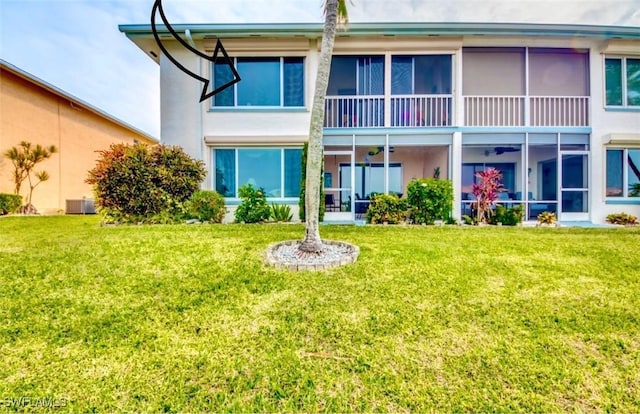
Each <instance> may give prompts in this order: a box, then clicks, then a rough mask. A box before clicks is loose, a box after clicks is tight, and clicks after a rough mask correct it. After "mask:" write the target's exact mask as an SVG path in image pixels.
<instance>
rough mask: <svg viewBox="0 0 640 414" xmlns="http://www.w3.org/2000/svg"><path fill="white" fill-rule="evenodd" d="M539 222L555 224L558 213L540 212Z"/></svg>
mask: <svg viewBox="0 0 640 414" xmlns="http://www.w3.org/2000/svg"><path fill="white" fill-rule="evenodd" d="M537 218H538V223H540V224H553V223H555V222H556V220H557V219H556V213H552V212H550V211H543V212H542V213H540V214H538V217H537Z"/></svg>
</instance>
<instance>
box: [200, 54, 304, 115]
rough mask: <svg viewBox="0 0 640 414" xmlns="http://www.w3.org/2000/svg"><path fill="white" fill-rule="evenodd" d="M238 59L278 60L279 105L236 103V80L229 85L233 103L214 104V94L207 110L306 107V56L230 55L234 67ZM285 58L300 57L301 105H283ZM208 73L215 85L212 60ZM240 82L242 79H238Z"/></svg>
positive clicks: (296, 108)
mask: <svg viewBox="0 0 640 414" xmlns="http://www.w3.org/2000/svg"><path fill="white" fill-rule="evenodd" d="M238 59H240V60H242V59H278V61H279V65H280V86H279V89H280V90H279V100H280V104H279V105H238V83H239V82H236V83H235V84H233V85H232V86H230V88H233V105H231V106H229V105H225V106H223V105H221V106H216V104H215V98H216V97H215V95H214V96H212V97H211V99H210V100H209V110H210V111H229V110H234V111H256V110H257V111H261V110H288V111H291V110H293V111H298V110H301V109H306V107H307V96H306V95H307V93H306V92H307V58H306V56H303V55H282V56H271V55H269V56H263V55H256V56H235V57H232V58H231V60H232V61H233V64H234V65H235V67H236V68H237V67H238ZM285 59H300V60H302V73H301V75H302V105H295V106H294V105H291V106H285V104H284V102H285V91H284V88H285V84H286V82H285V77H284V75H285V69H284V63H285ZM209 71H210V72H209V73H210V79H211V87H214V86H215V62H212V63H211V64H210V65H209ZM240 77H242V73H240ZM240 82H242V80H241V81H240Z"/></svg>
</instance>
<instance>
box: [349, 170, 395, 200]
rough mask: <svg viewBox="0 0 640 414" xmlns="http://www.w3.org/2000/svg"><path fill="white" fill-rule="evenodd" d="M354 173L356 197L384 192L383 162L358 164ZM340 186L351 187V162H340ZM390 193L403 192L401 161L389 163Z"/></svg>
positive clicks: (366, 196)
mask: <svg viewBox="0 0 640 414" xmlns="http://www.w3.org/2000/svg"><path fill="white" fill-rule="evenodd" d="M354 175H355V179H356V182H355V185H354V190H355V193H356V198H369V197H371V193H384V164H383V163H362V164H356V165H355V174H354ZM340 186H341V187H345V188H348V187H351V164H346V163H341V164H340ZM389 193H390V194H393V193H396V194H399V193H402V164H400V163H389ZM343 201H344V200H343Z"/></svg>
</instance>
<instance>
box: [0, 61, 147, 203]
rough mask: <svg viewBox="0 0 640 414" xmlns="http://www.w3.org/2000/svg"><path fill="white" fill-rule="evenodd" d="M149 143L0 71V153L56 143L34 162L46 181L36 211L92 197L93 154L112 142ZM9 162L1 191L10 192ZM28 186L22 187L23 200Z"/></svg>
mask: <svg viewBox="0 0 640 414" xmlns="http://www.w3.org/2000/svg"><path fill="white" fill-rule="evenodd" d="M134 140H137V141H139V142H148V143H149V142H152V141H151V140H149V138H148V137H146V136H144V135H142V134H139V133H136V132H135V131H133V130H131V129H128V128H126V127H124V126H122V125H119V124H117V123H115V122H113V121H112V120H109V119H107V118H104V117H103V116H100V115H98V114H97V113H95V112H93V111H92V110H91V109H89V108H87V107H83V106H82V105H81V104H78V103H76V102H73V101H71V100H70V99H69V98H67V97H64V96H60V95H58V94H55V93H53V92H51V91H49V90H47V89H45V88H43V87H42V86H40V85H38V84H36V83H33V82H31V81H29V80H26V79H24V78H23V77H21V76H18V75H16V74H15V73H13V72H12V71H9V70H4V69H3V70H2V71H1V73H0V153H1V154H4V153H5V152H6V151H7V149H9V148H11V147H13V146H16V145H18V144H19V143H20V142H21V141H29V142H31V143H32V144H41V145H43V146H50V145H55V146H56V147H57V148H58V152H57V153H56V154H54V155H53V156H52V157H51V158H50V159H48V160H46V161H44V162H42V163H41V164H38V166H37V167H36V170H38V171H40V170H45V171H47V172H48V173H49V175H50V177H51V178H50V179H49V180H48V181H46V182H43V183H41V184H40V185H38V187H37V188H36V189H35V190H34V193H33V200H32V202H33V204H34V205H35V207H36V208H37V209H38V211H39V212H40V213H54V212H58V211H59V210H64V208H65V201H66V200H67V199H79V198H82V197H92V191H91V186H90V185H88V184H86V183H85V182H84V181H85V179H86V178H87V172H88V171H89V170H90V169H91V168H93V166H94V165H95V162H96V160H97V158H98V156H99V154H98V153H97V151H100V150H105V149H107V148H109V145H110V144H112V143H133V142H134ZM13 189H14V184H13V180H12V165H11V162H10V161H9V160H8V159H6V158H5V157H4V155H3V156H1V157H0V192H6V193H13ZM28 191H29V184H28V183H27V182H25V183H23V185H22V191H21V193H22V195H23V197H24V199H25V200H26V197H27V195H28Z"/></svg>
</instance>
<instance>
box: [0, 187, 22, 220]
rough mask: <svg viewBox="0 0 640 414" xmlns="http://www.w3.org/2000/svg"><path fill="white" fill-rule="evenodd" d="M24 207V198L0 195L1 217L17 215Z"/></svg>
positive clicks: (13, 195) (15, 195)
mask: <svg viewBox="0 0 640 414" xmlns="http://www.w3.org/2000/svg"><path fill="white" fill-rule="evenodd" d="M21 205H22V196H21V195H19V194H8V193H0V216H4V215H5V214H9V213H15V212H17V211H18V210H19V209H20V206H21Z"/></svg>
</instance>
